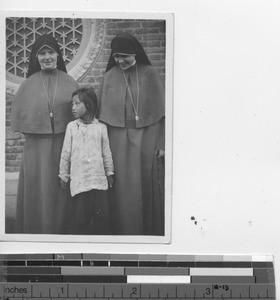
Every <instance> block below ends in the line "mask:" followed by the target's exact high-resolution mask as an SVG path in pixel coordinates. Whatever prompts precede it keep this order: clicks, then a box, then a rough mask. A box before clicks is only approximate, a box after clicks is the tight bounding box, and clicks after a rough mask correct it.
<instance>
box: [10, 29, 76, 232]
mask: <svg viewBox="0 0 280 300" xmlns="http://www.w3.org/2000/svg"><path fill="white" fill-rule="evenodd" d="M77 88H78V84H77V82H76V81H75V80H74V79H73V78H72V77H71V76H69V75H68V74H67V71H66V67H65V63H64V60H63V58H62V55H61V52H60V49H59V45H58V43H57V41H56V40H55V39H54V38H53V37H52V36H51V35H47V34H44V35H42V36H40V37H38V38H37V39H36V41H35V42H34V44H33V47H32V50H31V53H30V59H29V66H28V74H27V79H26V80H25V81H24V82H23V83H22V84H21V86H20V87H19V89H18V92H17V94H16V97H15V99H14V101H13V103H12V110H11V127H12V129H13V131H15V132H20V133H22V134H23V135H24V137H25V142H24V150H23V157H22V165H21V169H20V174H19V183H18V193H17V214H16V233H29V234H55V233H62V232H61V230H63V229H62V227H61V226H62V225H61V223H60V225H59V224H58V222H57V220H62V219H63V214H65V211H64V209H62V207H63V205H64V204H66V203H67V199H68V198H69V199H70V194H69V191H63V190H62V189H61V187H60V180H59V177H58V174H59V161H60V154H61V149H62V144H63V139H64V134H65V130H66V125H67V124H68V122H69V121H71V120H72V118H73V117H72V113H71V95H72V93H73V92H74V91H75V90H76V89H77ZM63 203H64V204H63ZM59 206H60V208H59ZM59 210H62V211H59Z"/></svg>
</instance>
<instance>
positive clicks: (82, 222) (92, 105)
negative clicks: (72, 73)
mask: <svg viewBox="0 0 280 300" xmlns="http://www.w3.org/2000/svg"><path fill="white" fill-rule="evenodd" d="M96 109H97V97H96V94H95V93H94V90H93V89H92V88H81V89H78V90H77V91H75V92H74V93H73V94H72V112H73V115H74V117H75V119H76V120H74V121H72V122H70V123H69V124H68V125H67V128H66V134H65V138H64V143H63V148H62V152H61V159H60V171H59V177H60V179H61V186H62V188H64V189H67V188H68V186H69V182H70V192H71V196H72V197H73V199H72V200H73V203H72V204H73V212H74V220H73V222H74V223H73V225H74V233H75V234H110V218H109V205H108V199H107V192H106V190H107V189H108V185H109V187H112V186H113V176H112V175H113V174H114V167H113V161H112V154H111V150H110V146H109V140H108V135H107V127H106V125H105V124H103V123H100V122H99V121H98V120H97V119H95V113H96Z"/></svg>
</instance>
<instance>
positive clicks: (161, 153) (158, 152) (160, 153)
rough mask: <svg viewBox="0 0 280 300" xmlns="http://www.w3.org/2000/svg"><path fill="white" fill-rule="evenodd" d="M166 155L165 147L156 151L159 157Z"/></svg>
mask: <svg viewBox="0 0 280 300" xmlns="http://www.w3.org/2000/svg"><path fill="white" fill-rule="evenodd" d="M164 155H165V151H164V150H163V149H159V150H157V151H156V156H157V157H158V158H160V157H163V156H164Z"/></svg>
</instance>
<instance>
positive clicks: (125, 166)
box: [99, 65, 165, 235]
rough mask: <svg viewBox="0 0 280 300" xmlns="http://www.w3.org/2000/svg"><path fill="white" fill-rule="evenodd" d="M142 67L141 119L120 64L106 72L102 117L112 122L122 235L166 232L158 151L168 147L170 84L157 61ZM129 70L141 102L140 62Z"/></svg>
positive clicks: (115, 216) (115, 217)
mask: <svg viewBox="0 0 280 300" xmlns="http://www.w3.org/2000/svg"><path fill="white" fill-rule="evenodd" d="M138 72H139V73H138V75H139V76H138V77H139V88H140V91H139V111H138V112H139V121H138V122H136V121H135V112H134V109H133V106H132V102H131V98H130V95H129V92H128V89H127V87H126V85H125V81H124V78H123V74H122V71H121V70H120V68H119V67H117V66H116V67H114V68H112V69H111V70H110V71H108V72H107V73H106V74H105V76H104V80H103V84H102V87H101V90H100V97H99V99H100V107H99V111H100V113H99V120H100V121H103V122H105V123H107V125H108V134H109V140H110V147H111V151H112V156H113V161H114V167H115V181H114V187H113V189H111V190H110V204H111V206H112V207H111V216H112V229H113V230H114V231H113V234H116V235H163V234H164V197H163V196H162V195H161V194H160V191H159V183H158V181H159V179H158V178H159V177H158V159H157V157H156V151H157V150H159V149H164V101H165V99H164V87H163V86H162V84H161V82H160V79H159V78H158V76H157V74H156V71H155V70H154V69H153V68H152V67H151V66H148V65H146V66H145V65H140V66H138ZM124 73H125V76H126V78H127V80H128V84H129V86H130V89H131V91H132V94H133V98H134V101H135V102H136V99H137V78H136V67H132V68H130V69H129V70H127V71H125V72H124ZM135 106H136V105H135Z"/></svg>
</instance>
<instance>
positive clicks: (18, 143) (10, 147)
mask: <svg viewBox="0 0 280 300" xmlns="http://www.w3.org/2000/svg"><path fill="white" fill-rule="evenodd" d="M104 22H105V23H106V37H105V42H104V45H103V48H102V50H101V53H100V55H99V57H98V61H97V62H96V63H95V64H94V65H93V66H92V67H91V69H89V70H88V71H87V72H86V74H85V75H84V76H83V77H82V78H80V80H79V84H80V85H81V86H93V87H94V88H95V89H96V90H97V89H98V86H99V84H100V82H101V79H102V76H103V74H104V72H105V69H106V66H107V62H108V59H109V56H110V52H111V51H110V42H111V40H112V38H113V37H114V36H115V35H116V34H118V33H120V32H128V33H131V34H132V35H134V36H135V37H136V38H137V39H138V40H139V42H140V43H141V44H142V46H143V47H144V49H145V51H146V53H147V55H148V57H149V59H150V61H151V63H152V65H153V66H154V68H155V69H156V70H157V71H158V72H159V74H160V76H161V77H162V79H163V80H164V77H165V22H164V21H163V20H122V19H106V20H104ZM13 98H14V97H13V96H11V95H6V172H15V171H19V167H20V164H21V157H22V152H23V145H24V136H22V135H21V134H19V133H13V132H11V130H10V111H11V103H12V101H13Z"/></svg>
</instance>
